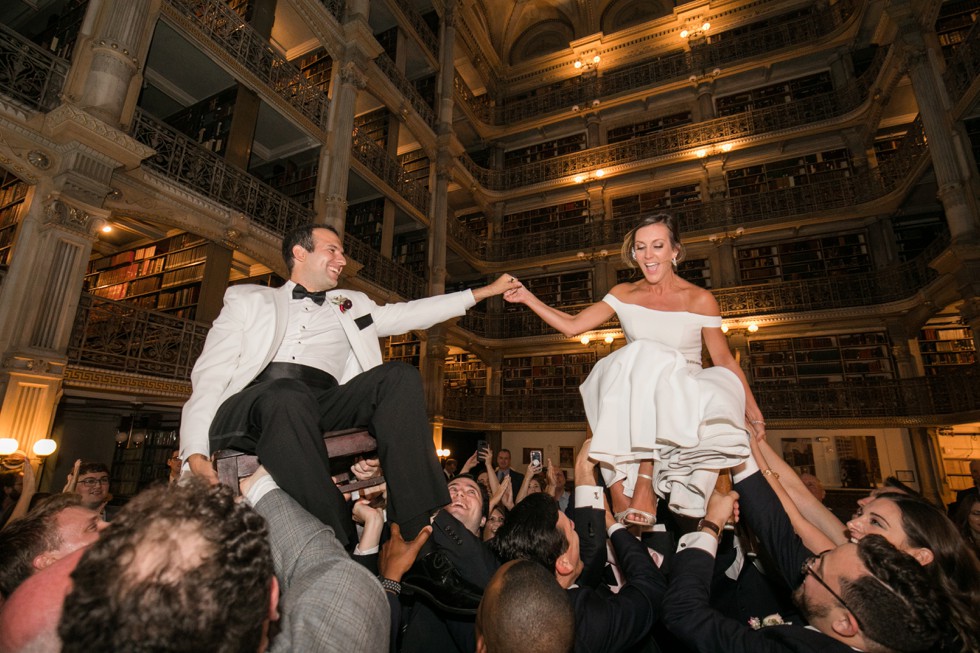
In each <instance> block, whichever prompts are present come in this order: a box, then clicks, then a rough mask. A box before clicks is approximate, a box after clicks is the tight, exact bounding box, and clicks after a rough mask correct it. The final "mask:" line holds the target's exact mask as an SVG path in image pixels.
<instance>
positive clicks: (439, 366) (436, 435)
mask: <svg viewBox="0 0 980 653" xmlns="http://www.w3.org/2000/svg"><path fill="white" fill-rule="evenodd" d="M428 334H429V338H428V341H427V342H426V347H425V361H424V364H423V366H422V383H423V385H424V386H425V389H426V393H425V400H426V404H427V409H428V411H427V412H428V413H429V419H430V420H431V424H432V440H433V442H434V443H435V445H436V449H441V448H442V427H443V423H444V422H445V416H444V415H443V401H442V400H443V389H442V386H443V380H444V379H445V376H446V356H447V355H448V354H449V347H447V346H446V327H445V326H444V325H441V326H437V327H433V328H431V329H429V331H428Z"/></svg>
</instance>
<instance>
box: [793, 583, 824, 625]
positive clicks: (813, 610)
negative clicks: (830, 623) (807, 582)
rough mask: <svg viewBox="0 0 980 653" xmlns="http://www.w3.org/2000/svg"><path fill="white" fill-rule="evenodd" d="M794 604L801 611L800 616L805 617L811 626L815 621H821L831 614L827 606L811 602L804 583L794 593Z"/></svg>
mask: <svg viewBox="0 0 980 653" xmlns="http://www.w3.org/2000/svg"><path fill="white" fill-rule="evenodd" d="M793 604H794V605H796V607H797V608H799V609H800V614H802V615H803V618H804V619H806V620H807V622H808V623H811V624H812V623H813V620H814V619H820V618H821V617H826V616H827V615H828V614H830V608H829V607H827V606H826V605H818V604H817V603H815V602H813V601H812V600H810V598H809V597H808V596H807V595H806V591H805V589H804V586H803V584H802V583H801V584H800V586H799V587H797V588H796V589H795V590H794V591H793Z"/></svg>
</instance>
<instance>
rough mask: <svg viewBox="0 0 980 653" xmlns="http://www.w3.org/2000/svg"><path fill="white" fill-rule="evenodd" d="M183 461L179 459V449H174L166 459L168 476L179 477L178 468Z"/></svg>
mask: <svg viewBox="0 0 980 653" xmlns="http://www.w3.org/2000/svg"><path fill="white" fill-rule="evenodd" d="M182 463H183V461H182V460H181V459H180V449H174V450H173V451H171V452H170V457H169V458H167V467H169V468H170V476H172V477H177V476H180V467H181V464H182Z"/></svg>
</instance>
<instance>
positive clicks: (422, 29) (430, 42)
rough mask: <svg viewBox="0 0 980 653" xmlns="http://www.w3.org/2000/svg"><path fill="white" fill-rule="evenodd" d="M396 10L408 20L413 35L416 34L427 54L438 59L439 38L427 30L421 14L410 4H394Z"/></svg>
mask: <svg viewBox="0 0 980 653" xmlns="http://www.w3.org/2000/svg"><path fill="white" fill-rule="evenodd" d="M395 4H396V5H397V6H398V9H399V10H400V11H401V12H402V13H403V14H404V15H405V18H407V19H408V24H409V25H411V26H412V29H413V30H415V33H416V34H418V36H419V38H420V39H421V40H422V43H423V44H425V47H426V48H428V50H429V52H430V53H431V54H432V56H433V57H435V58H436V59H438V58H439V38H438V37H437V36H436V35H435V34H433V33H432V29H430V28H429V24H428V23H426V22H425V19H424V18H422V14H420V13H419V12H418V11H416V9H415V7H413V6H412V3H410V2H395Z"/></svg>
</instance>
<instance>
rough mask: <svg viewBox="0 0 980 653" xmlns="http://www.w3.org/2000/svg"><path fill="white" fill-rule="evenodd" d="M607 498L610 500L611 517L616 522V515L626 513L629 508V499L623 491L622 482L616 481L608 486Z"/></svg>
mask: <svg viewBox="0 0 980 653" xmlns="http://www.w3.org/2000/svg"><path fill="white" fill-rule="evenodd" d="M609 497H610V498H611V499H612V511H613V515H615V516H616V519H617V520H618V519H619V517H618V515H619V514H620V513H624V512H626V511H627V510H628V509H629V507H630V498H629V497H628V496H626V492H624V491H623V481H616V482H615V483H613V484H612V485H610V486H609Z"/></svg>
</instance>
